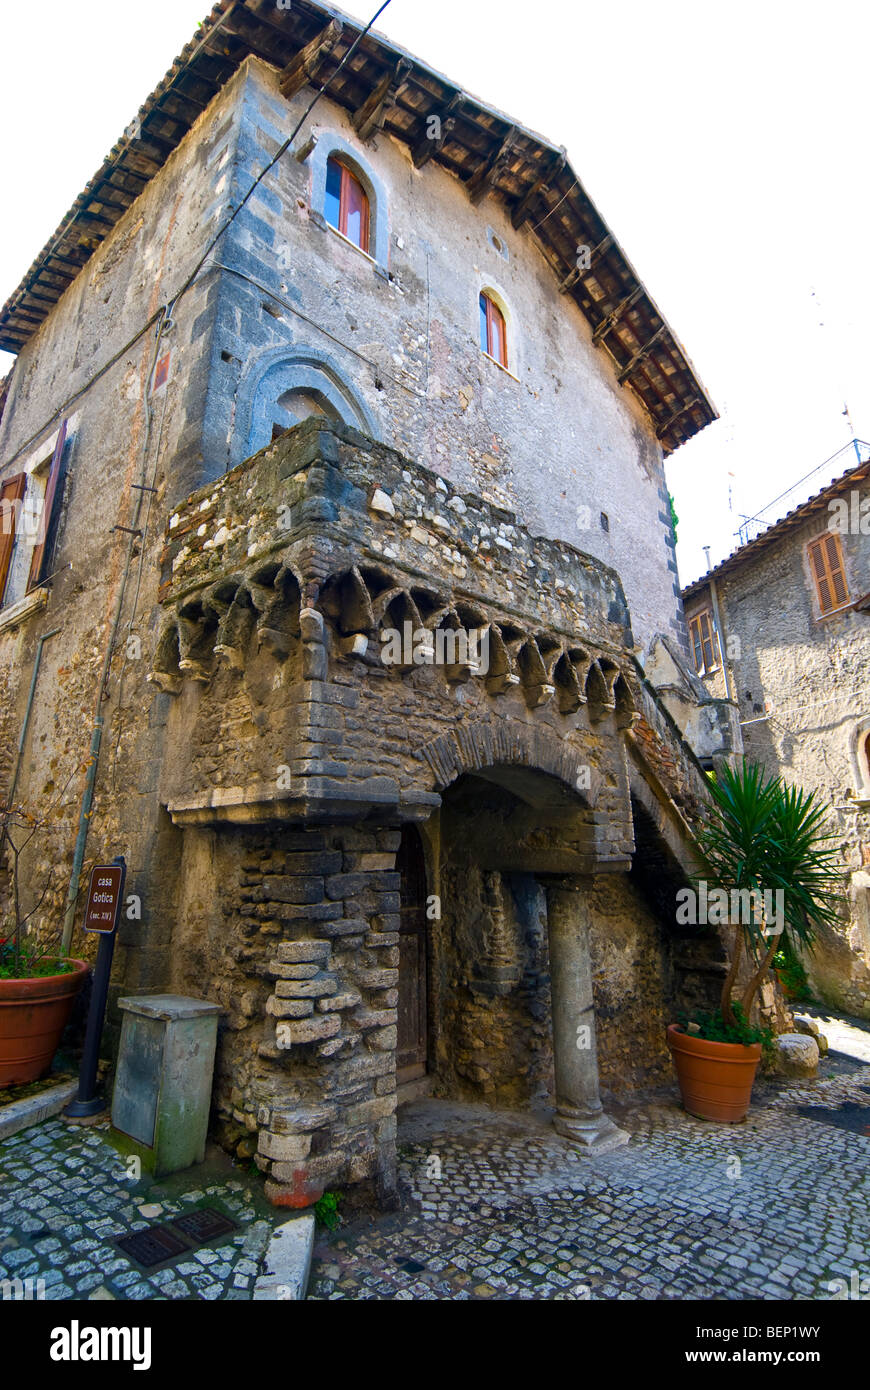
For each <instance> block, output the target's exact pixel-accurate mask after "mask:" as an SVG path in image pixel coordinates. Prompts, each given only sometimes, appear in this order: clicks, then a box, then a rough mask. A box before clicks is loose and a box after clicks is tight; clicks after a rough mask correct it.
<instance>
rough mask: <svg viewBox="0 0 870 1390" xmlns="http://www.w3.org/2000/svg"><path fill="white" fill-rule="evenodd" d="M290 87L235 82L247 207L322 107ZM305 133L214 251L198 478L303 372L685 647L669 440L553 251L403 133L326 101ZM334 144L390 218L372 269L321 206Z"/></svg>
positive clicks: (252, 66)
mask: <svg viewBox="0 0 870 1390" xmlns="http://www.w3.org/2000/svg"><path fill="white" fill-rule="evenodd" d="M277 81H278V74H277V73H276V72H275V71H274V70H273V69H271V68H269V67H268V66H267V65H266V64H264V63H262V62H260V61H259V60H257V59H250V60H249V61H248V62H247V63H246V64H245V65H244V67H243V69H242V73H241V74H240V82H241V83H242V84H243V85H241V86H240V88H239V95H238V106H237V117H236V118H237V122H238V132H239V135H238V143H237V145H236V148H235V153H234V156H233V160H232V164H231V165H230V166H229V167H228V171H227V172H228V177H229V178H230V180H231V182H232V189H233V194H234V196H236V197H238V196H239V195H240V194H241V193H242V192H243V191H247V189H248V188H249V187H250V184H251V182H252V181H253V179H254V178H255V177H256V175H257V174H258V173H259V172H260V170H261V169H262V168H263V167H264V166H265V165H266V164H267V163H268V161H269V160H270V159H271V157H272V155H273V154H274V153H275V151H276V149H277V148H278V147H279V145H280V144H281V143H282V142H283V141H284V140H285V139H286V138H287V136H288V135H289V134H290V132H291V131H292V129H293V128H294V126H295V124H296V122H297V120H298V118H299V116H300V115H301V114H302V111H303V110H304V107H305V104H306V103H307V101H308V100H309V96H308V93H307V92H303V93H300V94H299V96H297V97H296V98H294V99H293V100H292V101H291V102H289V103H288V102H286V101H285V100H284V99H283V98H282V97H281V96H280V94H279V92H278V85H277ZM311 129H312V133H313V134H314V135H316V137H317V141H318V145H317V149H316V151H315V153H314V154H313V155H312V156H311V157H310V158H309V159H308V160H307V161H306V162H305V163H303V164H300V163H298V162H297V161H295V160H294V159H292V158H284V159H283V160H282V161H281V162H280V163H279V164H278V165H277V166H276V168H275V169H274V170H273V171H272V172H270V174H269V175H268V177H267V178H266V179H264V180H263V181H262V183H261V184H260V185H259V186H258V188H257V191H256V193H255V194H254V196H253V197H252V198H251V200H250V202H249V203H248V204H247V206H246V207H245V208H244V209H243V211H242V212H241V213H240V215H239V216H238V218H237V219H236V221H235V222H234V223H233V227H232V229H231V231H230V232H229V233H228V234H227V236H226V237H225V239H224V241H223V242H222V243H221V248H220V254H219V255H218V256H216V258H215V260H216V262H218V263H219V264H220V265H221V266H223V267H228V268H229V269H228V270H227V269H224V270H222V271H221V270H218V269H214V270H213V271H212V272H210V274H211V275H212V276H213V285H212V291H211V292H212V293H213V294H214V295H215V301H214V302H215V304H216V305H217V308H216V320H215V334H214V350H213V356H212V363H213V366H212V377H211V384H210V388H209V397H208V410H207V412H206V417H205V420H204V426H203V469H204V472H203V477H204V478H213V477H217V476H219V475H220V474H221V473H223V472H224V471H225V470H226V468H227V466H228V463H231V464H235V463H237V462H240V461H241V460H242V459H244V458H246V457H248V456H250V455H251V454H252V453H255V452H257V450H258V449H259V448H261V447H262V446H263V445H264V444H265V443H267V442H268V434H267V435H266V437H263V435H262V433H260V434H258V433H257V429H256V422H257V420H258V419H261V417H262V418H263V419H264V420H265V426H266V428H267V429H268V425H269V421H270V420H271V419H272V418H274V419H275V420H277V421H284V422H285V423H286V420H285V419H284V416H283V415H282V413H281V411H280V410H273V411H272V412H271V414H269V412H268V409H267V407H266V405H265V403H264V400H263V399H262V393H263V392H264V391H266V392H267V394H268V391H267V388H268V382H269V381H271V380H274V381H275V382H276V390H280V389H281V386H280V383H281V381H283V377H282V375H281V369H282V364H285V363H286V364H294V363H295V364H297V366H298V369H299V370H300V371H302V372H303V373H308V374H310V379H311V381H312V382H319V384H320V386H321V388H323V389H326V390H333V389H337V390H339V391H340V392H341V393H343V394H344V397H345V400H346V404H345V406H344V417H343V418H345V419H346V421H347V423H350V424H355V425H357V426H358V428H359V429H361V430H362V431H363V432H365V433H366V434H369V435H374V436H375V437H376V438H379V439H381V440H382V441H383V442H384V443H385V444H388V445H390V446H391V447H393V448H395V449H397V450H398V451H400V452H401V453H402V454H405V455H407V456H408V457H410V458H412V459H414V460H416V461H417V462H419V463H422V464H424V465H425V466H427V467H428V468H430V469H433V470H435V471H436V472H437V473H439V474H441V475H442V476H443V477H444V478H445V479H446V480H447V481H448V482H449V483H450V484H451V486H452V487H454V488H456V489H458V490H460V491H462V492H465V491H470V492H474V493H478V494H480V495H481V496H482V497H483V498H484V499H485V500H486V501H488V502H489V503H491V504H493V505H495V506H497V507H501V508H503V509H505V510H508V511H513V512H516V513H517V514H518V515H519V516H520V517H521V518H522V521H523V524H524V525H525V526H527V527H528V528H529V530H530V531H531V532H532V533H533V534H534V533H538V534H540V535H543V536H547V537H550V538H553V539H556V538H561V539H564V540H567V541H569V542H571V543H573V544H576V545H577V547H578V548H579V549H581V550H583V551H588V552H590V553H591V554H593V555H594V556H595V557H596V558H597V559H598V560H600V561H602V562H603V563H604V564H606V565H610V566H612V567H613V568H615V569H617V570H618V571H619V573H620V576H621V578H622V581H623V585H624V587H625V592H626V594H627V596H628V601H629V604H630V606H631V610H632V614H633V618H634V623H635V632H636V636H637V638H638V641H639V643H640V644H641V647H642V648H643V647H645V646H646V644H647V643H648V642H649V640H650V639H651V638H652V636H653V634H654V633H655V632H656V631H658V630H661V629H664V630H670V631H672V632H673V633H674V634H675V635H676V636H677V638H678V640H680V641H683V640H684V628H683V624H682V613H681V606H680V602H679V596H678V585H677V571H676V562H675V558H674V540H673V533H672V526H671V520H670V511H669V503H668V494H667V487H666V484H665V476H664V469H663V463H662V455H661V448H660V446H659V444H658V442H657V440H656V438H655V434H654V431H653V430H652V429H651V427H650V425H649V422H648V420H647V417H646V415H645V413H644V411H643V410H642V408H641V406H640V404H639V402H638V401H637V400H636V398H635V397H634V396H633V395H632V393H631V392H630V391H629V390H627V389H626V388H625V387H620V386H619V385H618V383H617V380H616V374H615V370H614V368H613V366H612V364H611V363H610V362H609V360H608V359H607V358H606V356H605V355H604V354H603V353H602V352H601V351H600V350H598V349H596V348H595V347H594V346H593V343H592V334H591V329H590V327H589V325H588V323H587V322H586V320H585V319H584V317H583V315H582V314H581V312H580V310H579V309H578V308H577V306H576V305H575V304H574V303H573V302H572V301H570V299H569V298H568V296H565V295H560V294H559V292H558V285H557V280H556V277H555V276H554V274H553V271H552V269H551V268H550V266H549V265H547V263H546V262H545V261H544V259H543V257H542V256H541V254H540V252H539V251H538V250H537V249H536V248H535V247H534V246H533V245H532V244H531V243H530V242H529V241H528V240H527V238H526V236H525V235H524V234H523V233H520V232H517V231H515V230H514V228H513V227H512V225H511V222H510V216H509V213H508V211H507V209H505V208H504V207H503V206H502V205H501V204H499V203H498V202H497V201H496V200H494V199H491V198H489V199H487V200H486V201H485V202H484V203H482V204H480V205H479V206H474V205H473V204H472V203H471V202H470V200H469V198H468V195H467V193H466V191H465V189H464V188H463V187H462V186H461V184H460V183H459V182H458V181H457V180H456V179H454V178H451V176H450V175H449V174H448V173H447V172H446V171H444V170H443V169H441V168H440V167H439V166H437V165H436V164H435V163H434V162H430V163H429V164H428V165H427V166H426V167H425V168H424V169H420V170H417V169H415V168H414V166H413V163H412V161H411V157H410V154H409V152H408V150H407V149H406V148H405V147H404V146H403V145H402V144H401V143H400V142H398V141H394V140H392V139H390V138H388V137H384V136H382V135H378V136H377V137H376V138H375V139H374V140H373V141H372V142H370V143H369V144H364V143H363V142H361V141H360V140H359V138H358V137H357V135H356V132H355V131H354V129H353V126H352V124H351V120H350V117H349V116H348V114H347V113H346V112H344V111H342V110H340V109H339V108H338V107H335V106H333V105H331V104H330V103H329V101H328V100H323V101H322V102H321V103H320V105H319V106H318V108H317V111H316V112H315V115H314V118H313V122H312V123H311ZM301 142H302V138H301V137H300V143H301ZM333 147H335V148H337V149H338V151H339V153H341V154H342V155H344V156H345V157H347V156H348V155H349V156H350V157H351V159H352V160H353V161H354V166H355V168H357V170H358V171H359V173H360V175H361V177H362V178H363V179H364V180H365V182H366V183H367V185H368V188H369V193H370V197H371V199H372V202H373V205H374V207H375V209H376V213H375V216H376V220H377V221H378V222H379V223H380V222H381V221H382V220H383V222H384V225H385V229H386V230H385V236H384V238H383V240H384V244H383V245H382V246H380V247H378V248H376V249H375V255H376V259H373V258H372V257H369V256H366V255H364V254H363V253H361V252H360V251H359V250H358V249H357V248H356V247H354V246H352V245H351V244H349V243H348V242H347V241H346V240H345V239H344V238H342V237H341V236H339V235H338V234H337V233H335V232H334V231H333V229H332V228H330V227H329V226H328V225H327V224H326V222H325V220H324V217H323V211H322V208H321V207H320V206H318V205H317V196H316V193H315V184H316V183H317V184H318V186H319V180H318V178H317V176H316V169H317V168H319V167H320V166H321V165H322V164H323V162H324V161H325V159H326V155H327V153H328V151H329V149H331V148H333ZM497 248H500V249H497ZM487 287H491V288H492V289H494V290H495V291H496V292H497V293H498V295H499V298H500V300H501V301H502V302H503V303H504V306H505V310H506V313H507V320H508V340H509V367H510V370H509V371H505V370H504V369H502V368H501V367H500V366H499V365H498V364H497V363H495V362H493V361H492V360H491V359H490V358H488V357H487V356H485V354H483V353H481V351H480V349H479V345H478V338H479V328H478V320H479V311H478V297H479V294H480V291H481V290H482V289H484V288H487ZM312 374H313V375H312ZM306 379H308V378H306ZM264 409H266V410H267V416H268V418H265V417H263V411H264ZM602 513H604V514H605V515H606V524H607V528H608V529H606V530H605V529H604V525H605V523H604V522H603V521H602Z"/></svg>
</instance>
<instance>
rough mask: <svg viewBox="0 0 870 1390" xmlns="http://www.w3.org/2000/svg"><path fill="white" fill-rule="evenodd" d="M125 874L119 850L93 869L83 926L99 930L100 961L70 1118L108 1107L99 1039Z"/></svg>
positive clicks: (87, 1116) (98, 958)
mask: <svg viewBox="0 0 870 1390" xmlns="http://www.w3.org/2000/svg"><path fill="white" fill-rule="evenodd" d="M126 878H127V865H126V863H125V860H124V856H123V854H119V855H118V856H117V858H116V859H113V860H112V862H111V864H95V865H94V867H93V869H92V870H91V881H90V884H89V886H88V901H87V906H86V907H85V920H84V930H85V931H95V932H99V933H100V944H99V947H98V949H97V964H96V966H95V967H94V985H93V990H92V992H91V1005H90V1009H89V1010H88V1026H87V1029H86V1032H85V1050H84V1052H83V1054H82V1064H81V1068H80V1070H79V1089H78V1095H77V1096H76V1098H75V1100H71V1101H70V1103H69V1105H68V1106H67V1107H66V1109H65V1110H64V1112H63V1113H64V1115H65V1116H66V1117H67V1118H68V1119H71V1120H72V1119H87V1118H89V1117H90V1116H92V1115H99V1114H100V1113H101V1112H102V1111H103V1110H107V1109H108V1102H107V1101H106V1100H104V1098H103V1097H102V1096H98V1095H97V1064H98V1063H99V1060H100V1041H101V1039H102V1036H103V1022H104V1019H105V1014H106V1000H107V999H108V997H109V977H110V975H111V973H112V957H113V956H114V954H115V935H116V931H117V927H118V918H119V916H120V914H121V904H122V902H123V901H124V883H125V880H126Z"/></svg>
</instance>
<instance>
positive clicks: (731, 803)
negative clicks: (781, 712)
mask: <svg viewBox="0 0 870 1390" xmlns="http://www.w3.org/2000/svg"><path fill="white" fill-rule="evenodd" d="M710 795H711V797H712V802H713V805H712V812H711V815H710V818H709V821H708V822H706V823H705V824H704V825H703V826H702V827H701V828H700V829H699V831H698V832H697V835H696V839H697V844H698V859H699V863H700V869H701V874H702V875H703V876H704V877H705V878H706V880H707V881H708V883H711V884H712V885H713V886H714V887H716V888H721V889H724V890H725V891H726V892H727V893H729V895H730V894H731V892H732V891H733V890H737V891H738V892H740V891H741V890H742V891H748V892H749V893H751V894H753V897H752V899H751V901H752V903H753V904H754V905H755V906H756V909H757V907H758V905H759V904H760V903H762V902H763V901H764V893H765V891H767V893H773V894H777V893H779V892H781V893H782V898H781V900H780V901H781V903H782V923H781V924H777V926H780V927H781V929H780V930H776V931H775V932H773V931H772V924H771V923H768V922H767V921H766V919H765V915H764V912H763V911H760V910H754V911H752V912H749V913H747V914H739V915H740V916H741V917H743V916H745V918H746V920H738V921H737V922H733V921H732V923H731V925H732V927H733V929H734V944H733V949H732V952H731V963H730V966H729V969H728V973H727V975H726V977H725V981H724V983H723V985H722V1001H721V1013H722V1018H723V1020H724V1022H725V1023H726V1024H732V1025H733V1024H736V1023H737V1018H736V1015H735V1008H734V1001H733V1000H732V997H731V996H732V992H733V989H734V982H735V980H736V979H737V973H738V971H739V969H740V962H741V959H742V955H743V952H744V950H745V951H746V953H747V955H748V956H749V957H750V958H751V959H752V961H753V963H754V964H755V967H756V968H755V969H754V970H753V972H752V974H751V976H750V978H749V981H748V982H747V985H746V988H745V989H744V991H743V997H742V1000H741V1001H740V1002H741V1005H742V1011H743V1016H744V1018H746V1019H748V1018H749V1011H750V1009H751V1007H752V1003H753V1000H754V998H755V995H756V994H757V992H758V990H759V989H760V988H761V985H762V983H763V981H764V979H765V977H766V975H767V972H768V970H769V969H770V965H771V962H772V960H773V957H774V955H775V953H776V951H777V950H778V949H779V948H780V946H781V945H782V944H783V943H782V940H781V938H782V937H783V936H784V937H786V938H787V939H788V941H789V942H790V944H791V945H792V947H795V948H797V947H801V946H803V947H808V948H810V949H811V948H812V945H813V941H814V939H815V935H816V930H817V928H818V927H819V926H821V925H822V924H823V923H828V924H833V923H835V922H836V921H837V919H838V913H837V908H836V905H835V902H833V901H831V899H832V895H834V894H835V893H836V892H837V890H838V888H839V887H840V875H839V873H838V871H837V867H836V860H837V849H836V847H835V846H834V844H833V840H834V836H833V835H831V834H830V833H828V831H827V828H826V820H827V814H828V813H827V809H826V808H825V807H823V806H820V805H819V804H818V802H817V800H816V794H815V793H814V792H811V793H809V794H807V793H805V792H804V791H802V790H801V789H800V788H797V787H789V786H787V785H786V784H785V783H784V782H783V781H782V778H781V777H770V778H767V779H766V778H765V774H764V770H763V768H761V767H759V766H758V765H757V764H754V763H747V762H746V760H745V759H744V762H743V766H742V768H740V769H737V770H735V769H733V768H729V767H726V768H724V769H723V771H722V772H721V774H720V775H719V777H718V778H717V779H716V780H711V782H710ZM774 900H775V899H774ZM767 901H768V902H769V901H770V899H769V898H768V899H767Z"/></svg>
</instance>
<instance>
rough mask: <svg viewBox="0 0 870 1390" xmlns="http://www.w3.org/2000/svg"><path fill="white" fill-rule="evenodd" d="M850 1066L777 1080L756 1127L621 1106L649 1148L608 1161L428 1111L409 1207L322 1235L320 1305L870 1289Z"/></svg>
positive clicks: (869, 1222)
mask: <svg viewBox="0 0 870 1390" xmlns="http://www.w3.org/2000/svg"><path fill="white" fill-rule="evenodd" d="M842 1061H843V1059H841V1067H840V1074H836V1068H835V1069H834V1070H835V1074H833V1075H831V1076H830V1079H827V1080H819V1081H816V1082H802V1083H791V1084H782V1083H780V1084H779V1085H777V1086H776V1087H773V1086H770V1085H767V1086H765V1085H764V1084H763V1083H762V1084H760V1085H759V1086H758V1087H757V1091H758V1101H757V1103H755V1104H754V1105H753V1109H752V1112H751V1113H750V1115H749V1117H748V1119H747V1121H746V1122H745V1123H744V1124H742V1125H739V1126H720V1125H713V1124H708V1123H705V1122H703V1121H700V1120H695V1119H692V1118H691V1117H690V1116H688V1115H686V1114H685V1113H684V1112H683V1111H682V1110H681V1109H680V1107H679V1105H678V1103H677V1100H676V1097H675V1096H673V1097H672V1096H671V1095H670V1094H667V1095H660V1096H658V1097H656V1098H653V1099H648V1100H647V1101H646V1102H641V1103H636V1104H634V1105H632V1106H631V1107H626V1108H623V1109H622V1111H621V1113H619V1114H616V1112H614V1111H613V1109H612V1108H611V1113H614V1115H615V1118H618V1120H619V1123H620V1124H621V1125H622V1126H623V1127H625V1128H627V1129H628V1130H629V1131H630V1132H631V1135H632V1138H631V1142H630V1144H628V1145H627V1146H625V1147H623V1148H622V1149H619V1150H616V1151H615V1152H613V1153H611V1154H608V1155H606V1156H604V1157H601V1158H598V1159H595V1160H592V1161H590V1160H589V1159H586V1158H581V1157H579V1156H577V1155H576V1154H575V1152H574V1151H573V1150H572V1149H571V1148H570V1147H569V1146H568V1145H567V1144H565V1143H564V1141H562V1140H560V1139H559V1137H558V1136H557V1135H556V1134H555V1132H554V1131H553V1130H552V1128H550V1127H549V1125H548V1124H547V1123H546V1122H545V1120H544V1119H542V1118H538V1119H536V1118H534V1117H532V1116H528V1115H526V1116H522V1117H521V1116H518V1115H499V1116H494V1115H493V1113H492V1112H491V1111H487V1110H485V1109H484V1108H483V1107H477V1106H446V1105H444V1104H443V1103H439V1102H433V1101H425V1102H416V1103H415V1104H413V1105H411V1106H408V1107H407V1108H405V1109H404V1110H403V1111H402V1112H400V1128H399V1136H400V1142H401V1146H402V1158H401V1182H402V1186H403V1189H404V1192H405V1210H403V1211H402V1212H400V1213H397V1214H395V1215H392V1216H389V1217H382V1218H380V1219H379V1220H377V1221H375V1222H374V1223H368V1224H366V1223H363V1222H361V1221H360V1222H357V1223H356V1224H355V1225H353V1226H349V1227H348V1228H347V1229H346V1230H339V1231H337V1232H334V1233H333V1234H332V1235H329V1236H324V1237H321V1239H320V1240H319V1242H318V1244H317V1245H316V1247H315V1261H314V1266H313V1270H312V1280H311V1284H310V1286H309V1298H316V1299H339V1298H352V1299H380V1298H388V1299H390V1298H394V1299H415V1300H416V1299H476V1298H489V1299H500V1298H518V1299H519V1298H522V1299H576V1298H581V1299H593V1300H595V1299H751V1298H761V1299H830V1298H832V1297H833V1296H834V1295H835V1293H836V1292H837V1289H832V1288H831V1287H830V1286H831V1283H832V1281H836V1280H844V1281H845V1285H844V1288H845V1289H855V1288H857V1287H859V1286H860V1285H859V1284H857V1285H856V1283H855V1279H856V1278H857V1280H858V1281H860V1280H862V1279H863V1280H866V1281H867V1282H865V1283H864V1289H865V1290H868V1289H870V1249H868V1236H870V1202H868V1198H870V1165H868V1159H870V1137H868V1136H870V1066H867V1065H865V1064H862V1063H859V1062H858V1061H857V1060H853V1061H852V1063H851V1066H849V1064H848V1062H847V1063H846V1070H847V1074H846V1075H843V1074H842V1070H843V1068H842ZM844 1104H845V1105H846V1106H847V1107H851V1108H850V1109H848V1110H846V1111H841V1109H840V1107H842V1106H843V1105H844ZM801 1106H812V1107H814V1114H815V1115H816V1118H807V1117H806V1115H801V1114H800V1113H799V1111H798V1107H801ZM861 1110H864V1114H863V1116H862V1115H861V1113H860V1112H861ZM819 1116H821V1118H820V1117H819ZM832 1116H836V1117H837V1119H839V1120H842V1119H843V1117H844V1116H845V1118H846V1120H847V1122H848V1123H849V1124H850V1125H851V1126H852V1128H851V1129H847V1128H844V1127H837V1126H835V1125H834V1124H833V1123H831V1117H832ZM856 1122H857V1124H858V1126H859V1129H858V1131H856V1128H855V1125H856ZM863 1125H866V1126H867V1129H866V1134H865V1133H862V1132H860V1128H862V1127H863ZM439 1173H440V1176H439ZM840 1293H841V1296H843V1289H840ZM865 1296H870V1295H865Z"/></svg>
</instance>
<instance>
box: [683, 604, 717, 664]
mask: <svg viewBox="0 0 870 1390" xmlns="http://www.w3.org/2000/svg"><path fill="white" fill-rule="evenodd" d="M689 638H690V641H691V647H692V658H693V660H694V662H695V670H696V671H697V672H698V675H699V676H706V675H709V674H710V672H711V671H718V669H719V644H718V642H717V641H716V630H715V628H714V627H713V614H712V612H711V610H710V609H709V608H705V609H704V610H703V612H701V613H696V614H695V616H694V618H692V619H690V621H689Z"/></svg>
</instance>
